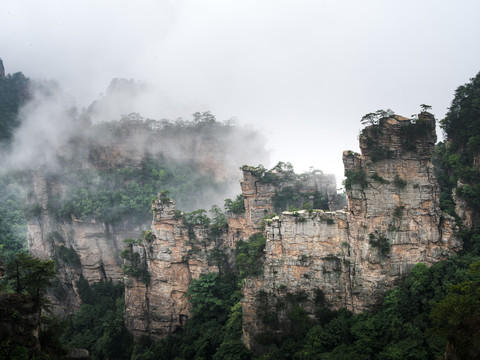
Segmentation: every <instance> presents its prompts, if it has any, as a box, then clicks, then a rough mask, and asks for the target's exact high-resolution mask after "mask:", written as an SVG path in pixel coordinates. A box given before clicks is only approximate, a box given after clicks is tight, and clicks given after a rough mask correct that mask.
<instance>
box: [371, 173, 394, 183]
mask: <svg viewBox="0 0 480 360" xmlns="http://www.w3.org/2000/svg"><path fill="white" fill-rule="evenodd" d="M371 178H372V180H374V181H376V182H379V183H380V184H390V181H388V180H386V179H384V178H383V177H381V176H380V175H378V174H377V173H374V174H373V175H372V176H371Z"/></svg>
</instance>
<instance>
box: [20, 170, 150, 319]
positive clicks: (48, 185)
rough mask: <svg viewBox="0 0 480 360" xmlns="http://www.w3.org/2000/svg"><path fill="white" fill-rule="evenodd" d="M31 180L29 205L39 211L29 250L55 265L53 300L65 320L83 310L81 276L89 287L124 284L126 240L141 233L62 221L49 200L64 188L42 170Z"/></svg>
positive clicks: (32, 218) (32, 226) (31, 226)
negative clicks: (98, 283)
mask: <svg viewBox="0 0 480 360" xmlns="http://www.w3.org/2000/svg"><path fill="white" fill-rule="evenodd" d="M30 179H31V184H32V190H31V192H30V196H29V202H30V204H35V206H36V209H37V211H36V213H35V214H34V215H32V216H30V217H29V218H28V219H27V241H28V246H29V249H30V252H31V253H32V255H34V256H36V257H38V258H40V259H54V260H55V261H56V267H57V279H58V281H57V282H56V284H55V286H54V289H53V291H52V292H51V294H50V298H51V300H52V302H53V305H54V306H53V308H54V310H55V312H56V314H57V315H59V316H64V315H67V314H70V313H72V312H73V311H75V310H77V309H78V308H79V306H80V297H79V295H78V291H77V288H76V282H77V281H78V279H79V278H80V276H83V277H84V278H85V279H87V280H88V281H89V282H90V283H94V282H99V281H102V280H104V281H106V280H112V281H114V282H119V281H123V272H122V268H121V266H122V264H123V259H122V258H121V257H120V252H121V250H122V248H123V240H124V239H127V238H138V237H139V236H140V235H141V231H140V230H139V229H138V228H137V229H135V228H125V227H121V226H117V227H114V226H108V225H107V224H105V223H98V222H96V221H95V220H93V219H91V220H86V221H80V220H75V219H72V221H63V220H59V219H57V218H56V217H55V216H54V215H53V214H51V213H50V211H49V200H50V199H51V198H52V197H53V196H55V194H58V193H59V192H60V191H61V185H59V184H56V183H53V182H48V181H47V179H46V176H45V173H44V171H42V170H35V171H32V172H31V174H30Z"/></svg>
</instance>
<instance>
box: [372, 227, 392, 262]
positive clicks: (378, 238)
mask: <svg viewBox="0 0 480 360" xmlns="http://www.w3.org/2000/svg"><path fill="white" fill-rule="evenodd" d="M368 242H369V244H370V246H372V247H374V248H376V249H378V252H379V253H380V254H381V255H382V256H388V253H389V252H390V242H389V241H388V239H387V237H385V236H384V235H381V234H379V233H378V232H377V231H375V233H370V234H368Z"/></svg>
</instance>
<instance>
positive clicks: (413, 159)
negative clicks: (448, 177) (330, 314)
mask: <svg viewBox="0 0 480 360" xmlns="http://www.w3.org/2000/svg"><path fill="white" fill-rule="evenodd" d="M435 141H436V135H435V120H434V118H433V116H431V115H430V114H428V113H422V114H420V116H419V120H418V121H417V122H416V123H413V122H412V121H410V120H408V119H406V118H402V117H400V116H394V117H390V118H388V119H382V120H381V121H380V123H379V124H376V125H372V126H369V127H367V128H365V129H364V130H363V131H362V133H361V135H360V148H361V150H362V154H361V155H360V154H355V153H352V152H348V151H347V152H345V153H344V154H343V161H344V164H345V173H346V177H347V179H346V182H345V187H346V192H347V196H348V210H347V211H337V212H324V211H310V212H308V211H298V212H284V213H283V214H282V215H281V216H279V217H275V218H273V219H272V220H270V221H269V223H268V224H267V226H266V234H267V245H266V248H265V264H264V274H263V275H262V276H260V277H259V278H256V279H248V280H247V282H246V283H245V286H244V289H243V292H244V299H243V324H244V339H245V342H246V344H247V346H254V345H255V343H256V336H257V335H259V334H260V333H262V332H268V331H274V330H275V329H289V328H290V326H289V325H290V324H289V323H290V319H289V316H288V314H289V311H290V310H291V306H292V303H290V304H289V303H288V301H285V299H289V298H290V299H296V300H295V301H296V303H297V304H301V306H302V307H303V308H304V309H305V310H306V312H307V314H308V315H309V316H311V317H314V316H315V313H316V311H319V307H322V306H328V307H330V308H337V309H338V308H342V307H345V308H347V309H349V310H351V311H354V312H360V311H363V310H366V309H368V308H370V307H371V306H373V305H375V304H377V303H378V301H379V300H380V299H381V297H382V295H383V294H384V292H385V291H386V290H387V289H389V288H391V287H392V286H393V285H394V284H395V283H397V282H398V281H399V280H400V279H401V278H402V277H403V276H405V275H406V274H408V272H409V270H410V269H411V268H412V267H413V266H414V265H415V264H417V263H419V262H423V263H426V264H433V263H435V262H437V261H440V260H443V259H445V258H446V257H448V256H450V255H452V254H454V253H455V252H457V251H458V250H459V249H460V248H461V243H460V242H459V240H457V239H456V237H455V236H454V231H455V223H454V221H453V219H452V218H451V217H450V216H448V215H445V214H442V212H441V210H440V208H439V188H438V184H437V181H436V178H435V175H434V169H433V165H432V163H431V157H432V155H433V149H434V145H435ZM268 309H275V310H274V311H271V310H270V311H269V310H268ZM272 318H273V320H272ZM272 324H275V326H273V325H272ZM279 324H280V325H279ZM277 335H279V334H277Z"/></svg>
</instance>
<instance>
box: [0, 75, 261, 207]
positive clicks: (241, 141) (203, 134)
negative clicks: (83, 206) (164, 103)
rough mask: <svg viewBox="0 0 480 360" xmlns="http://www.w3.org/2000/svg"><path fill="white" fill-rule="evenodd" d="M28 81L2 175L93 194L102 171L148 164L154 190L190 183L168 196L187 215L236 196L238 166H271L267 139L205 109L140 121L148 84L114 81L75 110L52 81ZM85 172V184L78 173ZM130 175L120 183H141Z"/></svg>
mask: <svg viewBox="0 0 480 360" xmlns="http://www.w3.org/2000/svg"><path fill="white" fill-rule="evenodd" d="M9 76H10V75H9ZM27 81H28V90H27V93H28V96H26V100H25V101H22V103H21V104H19V105H18V115H16V116H13V118H14V120H15V124H13V125H12V131H11V134H9V136H8V137H9V138H8V139H7V140H8V141H5V143H7V142H8V146H3V149H2V151H1V155H0V156H1V161H2V164H3V166H2V169H1V172H2V173H3V174H6V173H8V172H11V171H16V172H29V171H32V170H37V169H41V170H42V171H44V172H45V173H46V175H47V176H48V177H50V178H52V179H53V178H56V179H59V181H63V180H66V179H68V182H67V183H65V186H64V188H63V191H62V192H64V193H65V194H66V193H68V192H69V189H71V188H72V187H79V186H80V187H82V188H84V189H86V190H88V192H89V193H90V194H92V193H96V192H97V190H99V188H101V187H104V185H105V184H106V182H105V179H104V178H105V176H104V175H105V174H102V172H108V171H111V170H115V171H122V172H123V173H128V172H131V173H132V174H134V173H135V171H141V170H142V169H143V171H146V167H148V166H150V167H151V169H149V171H150V173H149V174H148V175H145V173H144V174H143V175H144V177H145V176H146V177H154V178H155V177H156V180H155V181H156V182H157V183H156V184H154V185H153V186H154V187H155V189H154V191H157V192H158V191H162V190H172V189H170V188H169V186H170V185H172V184H173V183H177V184H179V183H189V182H193V183H195V184H196V185H195V186H191V188H190V189H187V188H184V189H177V190H174V192H175V193H176V194H172V195H177V197H178V200H179V205H180V206H181V207H182V208H184V209H186V210H193V209H195V208H198V207H202V208H209V207H210V206H212V205H213V204H223V200H224V199H225V198H227V197H232V196H234V195H235V194H236V193H237V192H238V190H237V184H238V181H239V179H240V177H241V172H240V170H239V168H240V166H242V165H244V164H259V163H262V164H266V165H268V164H269V151H268V150H267V149H266V148H265V144H266V138H265V136H264V135H263V134H261V133H259V132H258V131H256V130H255V129H253V128H248V127H243V126H239V125H238V124H237V123H236V121H235V120H234V119H228V120H225V121H217V119H216V118H215V116H214V115H213V114H211V113H210V112H208V111H206V112H196V113H194V114H192V117H191V118H189V119H184V118H176V119H174V120H170V119H166V118H161V117H159V118H158V119H152V118H150V117H148V118H147V117H144V116H143V115H142V108H143V107H144V108H145V111H146V112H147V113H152V109H153V108H158V104H153V103H154V99H155V96H154V94H153V93H152V91H150V90H151V88H150V87H149V86H148V85H147V84H144V83H140V82H138V81H135V80H126V79H114V80H112V82H111V84H110V85H109V86H108V88H107V91H106V93H105V95H101V96H100V97H99V98H98V99H96V100H95V101H93V102H92V104H91V105H90V106H88V107H86V108H83V109H81V110H79V109H77V108H76V104H75V99H73V97H72V96H70V95H69V94H67V93H66V92H64V91H63V90H62V88H61V87H60V85H59V84H58V83H56V82H54V81H32V80H28V79H27ZM157 110H158V109H157ZM147 163H149V165H148V166H147V165H146V164H147ZM180 169H183V170H180ZM187 169H188V170H187ZM86 171H88V173H89V174H88V177H89V180H88V186H87V184H86V183H85V181H83V180H81V178H82V177H85V176H84V175H82V174H80V173H78V174H77V172H86ZM174 173H176V174H174ZM132 174H131V175H129V176H127V177H125V179H124V180H125V182H124V184H123V185H124V186H127V185H129V184H132V183H134V182H140V183H142V181H143V182H144V181H145V180H146V179H145V178H144V179H139V178H135V175H132ZM180 174H181V175H180ZM77 175H78V176H77ZM169 177H170V178H169ZM174 177H176V179H175V180H174V179H173V178H174ZM179 177H181V179H179ZM62 179H63V180H62ZM117 180H118V179H117ZM150 180H151V179H150ZM159 181H160V183H159ZM107 182H108V181H107ZM113 183H115V186H117V188H118V181H116V182H113ZM113 183H112V184H113ZM200 183H202V184H200ZM156 186H160V187H156ZM170 187H171V186H170ZM194 188H195V189H194ZM194 193H196V194H194ZM59 196H63V195H59Z"/></svg>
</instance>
